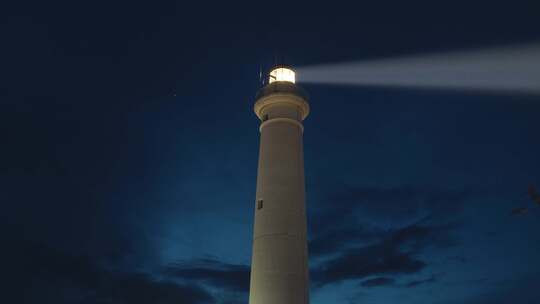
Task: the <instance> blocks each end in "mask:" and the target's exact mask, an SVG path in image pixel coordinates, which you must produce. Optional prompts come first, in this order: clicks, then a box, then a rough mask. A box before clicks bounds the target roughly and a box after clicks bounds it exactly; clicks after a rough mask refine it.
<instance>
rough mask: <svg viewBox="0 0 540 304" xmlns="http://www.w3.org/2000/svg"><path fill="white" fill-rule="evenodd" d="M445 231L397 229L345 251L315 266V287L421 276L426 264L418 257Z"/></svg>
mask: <svg viewBox="0 0 540 304" xmlns="http://www.w3.org/2000/svg"><path fill="white" fill-rule="evenodd" d="M445 230H446V227H437V226H421V225H420V224H413V225H410V226H407V227H404V228H401V229H397V230H395V231H392V232H389V233H388V236H387V237H386V238H384V239H382V240H380V241H378V242H376V243H374V244H371V245H367V246H360V247H355V248H346V249H343V250H342V251H340V252H339V253H337V255H336V256H335V257H332V258H329V259H326V260H324V261H323V262H321V263H320V264H319V266H317V267H314V268H313V269H312V271H311V277H312V279H313V282H314V283H315V286H319V287H320V286H324V285H327V284H332V283H338V282H341V281H346V280H358V279H363V278H367V277H370V276H378V275H389V274H390V275H404V274H412V273H419V272H420V271H422V270H423V269H424V268H425V267H426V266H427V264H426V262H424V261H422V260H420V259H419V258H417V254H418V253H419V252H421V251H422V250H423V249H425V248H427V247H428V246H430V245H431V243H432V240H434V238H436V236H437V234H439V233H441V232H442V231H445ZM417 284H420V283H417ZM411 287H412V286H411Z"/></svg>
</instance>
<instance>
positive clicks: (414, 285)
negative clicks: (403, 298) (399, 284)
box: [405, 275, 436, 288]
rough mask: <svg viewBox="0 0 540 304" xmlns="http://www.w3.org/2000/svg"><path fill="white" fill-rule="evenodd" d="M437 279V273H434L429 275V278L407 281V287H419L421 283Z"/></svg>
mask: <svg viewBox="0 0 540 304" xmlns="http://www.w3.org/2000/svg"><path fill="white" fill-rule="evenodd" d="M435 281H436V278H435V275H432V276H431V277H429V278H427V279H423V280H416V281H411V282H408V283H405V287H407V288H413V287H417V286H419V285H424V284H430V283H434V282H435Z"/></svg>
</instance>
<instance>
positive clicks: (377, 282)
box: [360, 277, 395, 288]
mask: <svg viewBox="0 0 540 304" xmlns="http://www.w3.org/2000/svg"><path fill="white" fill-rule="evenodd" d="M394 284H395V280H394V279H392V278H385V277H380V278H374V279H369V280H365V281H363V282H362V283H360V286H362V287H368V288H369V287H379V286H393V285H394Z"/></svg>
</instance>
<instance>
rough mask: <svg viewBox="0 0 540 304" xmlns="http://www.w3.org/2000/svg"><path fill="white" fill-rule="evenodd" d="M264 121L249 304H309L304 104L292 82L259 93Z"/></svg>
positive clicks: (275, 84)
mask: <svg viewBox="0 0 540 304" xmlns="http://www.w3.org/2000/svg"><path fill="white" fill-rule="evenodd" d="M255 112H256V113H257V116H258V117H259V118H260V119H261V121H262V124H261V125H260V128H259V129H260V133H261V137H260V150H259V166H258V175H257V197H256V203H255V223H254V233H253V255H252V264H251V282H250V295H249V303H250V304H308V303H309V292H308V290H309V279H308V253H307V238H306V235H307V233H306V232H307V228H306V207H305V182H304V156H303V144H302V135H303V126H302V121H303V119H304V118H305V117H306V116H307V115H308V112H309V105H308V103H307V101H306V98H305V97H303V94H301V90H300V88H298V87H297V86H296V85H295V84H294V83H292V82H281V81H277V82H273V83H271V84H269V85H267V86H266V87H264V88H263V89H262V90H261V92H260V93H259V96H258V100H257V102H256V104H255Z"/></svg>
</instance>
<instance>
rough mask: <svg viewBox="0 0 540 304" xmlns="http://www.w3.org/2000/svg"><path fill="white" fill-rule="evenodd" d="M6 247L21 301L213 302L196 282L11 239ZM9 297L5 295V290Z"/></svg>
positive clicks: (208, 294) (195, 303)
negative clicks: (114, 268)
mask: <svg viewBox="0 0 540 304" xmlns="http://www.w3.org/2000/svg"><path fill="white" fill-rule="evenodd" d="M11 245H12V246H11V247H10V248H11V251H10V252H8V259H9V264H10V266H8V267H7V273H10V274H12V275H13V276H12V277H11V282H12V283H13V284H14V285H15V286H16V288H15V289H14V290H20V291H19V292H20V293H19V294H13V295H12V296H13V297H16V298H19V299H20V297H22V299H21V301H22V303H36V302H40V303H74V302H75V303H132V304H150V303H153V304H154V303H158V304H169V303H170V304H173V303H194V304H204V303H213V302H214V299H213V297H212V295H211V294H210V293H209V292H208V291H206V290H205V289H204V288H202V287H201V286H199V285H197V284H192V283H188V284H178V283H176V282H173V281H170V280H160V279H157V278H155V277H153V276H152V275H150V274H147V273H137V272H129V273H125V272H122V273H120V272H113V271H110V270H107V269H105V268H104V267H101V266H100V265H98V264H97V263H95V262H94V261H92V260H91V259H89V258H87V257H84V256H74V255H70V254H66V253H65V252H61V251H58V250H54V249H51V248H50V247H48V246H45V245H41V244H35V243H25V242H16V243H12V244H11ZM8 296H9V295H8Z"/></svg>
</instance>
